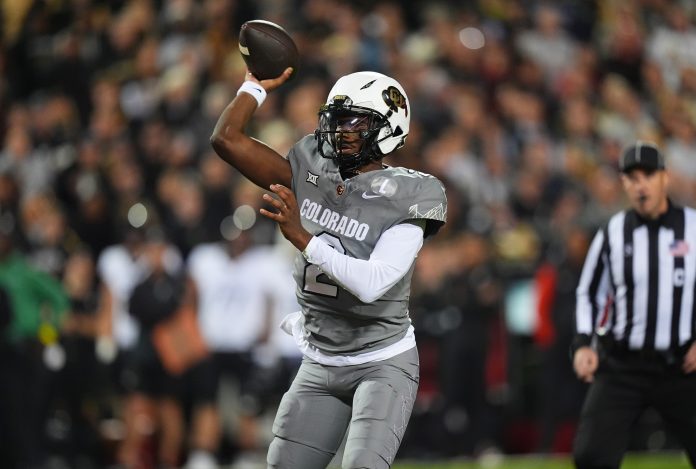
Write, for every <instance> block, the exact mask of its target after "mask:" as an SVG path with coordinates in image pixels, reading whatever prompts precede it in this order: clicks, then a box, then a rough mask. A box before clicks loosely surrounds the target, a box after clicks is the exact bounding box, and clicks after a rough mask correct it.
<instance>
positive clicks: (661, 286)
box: [575, 203, 696, 350]
mask: <svg viewBox="0 0 696 469" xmlns="http://www.w3.org/2000/svg"><path fill="white" fill-rule="evenodd" d="M695 288H696V210H694V209H691V208H688V207H684V208H682V207H677V206H674V205H672V203H670V205H669V209H668V210H667V212H666V213H665V214H663V215H662V216H661V217H660V218H659V219H658V220H654V221H650V220H645V219H642V218H641V217H640V216H639V215H638V214H637V213H636V212H635V211H634V210H628V211H623V212H620V213H617V214H616V215H614V216H613V217H612V218H611V220H609V223H608V224H607V225H606V226H605V227H604V228H602V229H601V230H599V231H598V232H597V235H596V236H595V238H594V240H593V241H592V244H591V245H590V249H589V251H588V253H587V258H586V259H585V265H584V267H583V271H582V276H581V277H580V282H579V284H578V288H577V304H576V332H577V336H576V340H575V345H576V346H579V345H588V344H589V343H590V337H591V336H592V334H599V335H603V334H607V335H609V337H612V338H613V339H614V341H616V342H618V343H620V344H622V345H623V346H624V347H626V348H628V349H630V350H676V349H678V348H679V347H681V346H683V345H685V344H688V343H690V342H691V341H692V340H693V338H694V337H696V334H695V331H696V329H695V328H696V322H695V320H696V314H694V304H695V302H694V296H695V295H696V292H695Z"/></svg>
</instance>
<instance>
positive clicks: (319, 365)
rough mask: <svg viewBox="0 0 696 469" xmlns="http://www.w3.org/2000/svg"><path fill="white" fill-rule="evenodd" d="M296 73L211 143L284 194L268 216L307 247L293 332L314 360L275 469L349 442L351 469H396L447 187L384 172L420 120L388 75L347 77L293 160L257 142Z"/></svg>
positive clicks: (321, 463)
mask: <svg viewBox="0 0 696 469" xmlns="http://www.w3.org/2000/svg"><path fill="white" fill-rule="evenodd" d="M291 73H292V69H290V68H288V69H287V70H285V72H284V73H283V74H282V75H280V76H279V77H277V78H275V79H269V80H263V81H258V80H257V79H256V78H255V77H254V76H253V75H251V74H250V73H247V75H246V81H245V82H244V83H243V84H242V86H241V87H240V89H239V92H238V93H237V97H236V98H235V99H234V100H233V101H232V102H231V103H230V104H229V105H228V106H227V108H226V109H225V110H224V111H223V113H222V114H221V116H220V118H219V120H218V122H217V125H216V126H215V130H214V131H213V135H212V137H211V143H212V145H213V148H214V149H215V151H216V152H217V153H218V155H220V157H221V158H222V159H224V160H225V161H227V162H228V163H230V164H231V165H232V166H234V167H235V168H237V169H238V170H239V171H240V172H241V173H242V174H244V175H245V176H246V177H247V178H249V179H250V180H251V181H253V182H254V183H256V184H258V185H259V186H261V187H263V188H266V189H270V191H272V192H273V193H274V194H273V195H271V194H268V193H266V194H265V195H264V196H263V197H264V199H265V201H266V202H267V203H268V204H269V209H268V210H267V209H261V213H262V214H263V215H265V216H266V217H268V218H270V219H272V220H275V221H276V222H277V223H278V225H279V226H280V230H281V232H282V233H283V235H284V236H285V237H286V238H287V239H288V240H289V241H290V242H291V243H292V244H293V245H294V246H295V247H296V248H297V250H298V253H297V254H298V255H297V257H296V260H295V266H294V277H295V281H296V282H297V296H298V301H299V304H300V306H301V311H298V312H296V313H294V314H290V315H289V316H287V317H286V318H285V320H284V321H283V324H282V325H281V327H283V329H284V330H285V331H287V332H288V333H290V334H292V335H293V336H294V338H295V341H296V343H297V345H298V346H299V348H300V349H301V351H302V353H303V355H304V358H303V362H302V365H301V367H300V370H299V372H298V374H297V376H296V378H295V380H294V381H293V384H292V385H291V387H290V390H289V391H288V392H287V393H286V394H285V396H284V397H283V399H282V401H281V403H280V406H279V408H278V412H277V414H276V418H275V422H274V424H273V433H274V439H273V441H272V442H271V445H270V448H269V450H268V455H267V462H268V467H269V468H302V469H308V468H310V469H311V468H324V467H326V466H327V465H328V464H329V463H330V461H331V460H332V458H333V456H334V455H335V453H336V451H337V450H338V448H339V446H340V444H341V441H342V439H343V437H344V435H346V445H345V450H344V455H343V467H344V468H371V469H376V468H387V467H390V466H391V464H392V462H393V460H394V457H395V455H396V452H397V449H398V448H399V445H400V443H401V439H402V437H403V434H404V431H405V429H406V425H407V423H408V420H409V417H410V414H411V409H412V407H413V404H414V400H415V397H416V389H417V387H418V376H419V365H418V353H417V350H416V340H415V336H414V330H413V326H412V325H411V320H410V319H409V306H408V299H409V293H410V286H411V276H412V273H413V266H414V261H415V258H416V255H417V254H418V251H419V250H420V248H421V246H422V245H423V239H424V238H426V237H428V236H430V235H432V234H434V233H435V232H436V231H437V230H438V229H439V228H440V227H441V226H442V225H443V224H444V222H445V216H446V209H447V200H446V197H445V190H444V187H443V185H442V183H441V182H440V181H439V180H438V179H437V178H435V177H433V176H430V175H428V174H424V173H420V172H417V171H413V170H410V169H405V168H401V167H390V166H387V165H385V164H384V163H383V162H382V160H383V157H384V156H385V155H388V154H389V153H391V152H393V151H394V150H396V149H398V148H400V147H401V146H402V145H404V142H405V140H406V137H407V136H408V132H409V122H410V117H411V109H410V104H409V101H408V98H407V96H406V93H405V91H404V89H403V88H402V87H401V85H400V84H399V83H398V82H397V81H396V80H394V79H393V78H390V77H388V76H385V75H382V74H380V73H375V72H357V73H352V74H349V75H346V76H343V77H341V78H340V79H339V80H338V81H337V82H336V83H335V85H334V86H333V88H332V89H331V91H330V92H329V96H328V98H327V100H326V103H325V104H324V105H323V106H322V107H321V109H320V110H319V127H318V129H317V130H316V131H315V133H314V134H313V135H307V136H305V137H304V138H302V139H301V140H299V141H298V142H297V143H296V144H295V145H294V146H293V147H292V148H291V150H290V152H289V154H288V155H287V158H284V157H283V156H281V155H280V154H278V153H277V152H275V151H274V150H272V149H271V148H269V147H268V146H266V145H264V144H263V143H261V142H259V141H257V140H255V139H253V138H251V137H249V136H248V135H246V134H245V131H244V129H245V127H246V125H247V124H248V122H249V121H250V119H251V118H252V115H253V114H254V111H255V110H256V109H257V107H258V106H260V105H261V104H262V103H263V100H264V99H265V97H266V93H267V92H269V91H271V90H274V89H276V88H277V87H278V86H280V85H282V84H283V83H284V82H285V81H286V80H287V79H288V78H289V77H290V75H291ZM346 432H347V433H346Z"/></svg>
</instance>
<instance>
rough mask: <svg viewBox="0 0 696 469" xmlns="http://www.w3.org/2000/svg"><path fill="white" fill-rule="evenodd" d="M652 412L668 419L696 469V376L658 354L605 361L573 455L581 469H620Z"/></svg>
mask: <svg viewBox="0 0 696 469" xmlns="http://www.w3.org/2000/svg"><path fill="white" fill-rule="evenodd" d="M648 407H653V408H655V409H656V410H657V411H658V412H659V413H660V415H661V416H662V418H663V420H664V421H665V424H666V425H667V430H668V431H670V432H671V433H672V434H673V435H674V436H675V437H677V438H678V439H679V441H680V442H681V444H682V445H683V446H684V449H685V450H686V452H687V454H688V457H689V460H690V461H691V465H692V466H693V467H695V468H696V373H691V374H688V375H686V374H684V372H683V371H682V370H681V359H680V358H678V357H676V356H670V355H663V354H658V353H655V352H653V353H645V352H629V351H616V350H615V351H612V352H610V353H609V355H608V356H606V357H604V358H603V359H602V360H601V364H600V367H599V369H598V370H597V373H596V374H595V379H594V382H593V383H592V385H591V386H590V389H589V391H588V393H587V397H586V398H585V403H584V406H583V409H582V413H581V416H580V424H579V426H578V430H577V434H576V437H575V446H574V449H573V459H574V461H575V465H576V467H577V468H578V469H614V468H618V467H619V466H620V465H621V460H622V458H623V456H624V453H625V452H626V450H627V448H628V444H629V439H630V433H631V429H632V427H633V426H634V424H635V423H636V421H637V420H638V418H639V417H640V415H641V413H642V412H643V411H644V410H645V409H646V408H648Z"/></svg>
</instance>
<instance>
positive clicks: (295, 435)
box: [267, 347, 418, 469]
mask: <svg viewBox="0 0 696 469" xmlns="http://www.w3.org/2000/svg"><path fill="white" fill-rule="evenodd" d="M417 389H418V351H417V349H416V348H415V347H414V348H412V349H411V350H408V351H406V352H404V353H402V354H400V355H397V356H395V357H393V358H390V359H389V360H384V361H379V362H372V363H366V364H363V365H353V366H342V367H336V366H324V365H320V364H319V363H317V362H315V361H314V360H310V359H307V358H305V359H304V360H303V361H302V365H301V366H300V370H299V371H298V373H297V376H296V377H295V380H294V381H293V383H292V386H290V389H289V390H288V392H287V393H285V395H284V396H283V399H282V400H281V402H280V405H279V407H278V413H277V414H276V417H275V422H273V434H274V435H275V438H274V439H273V441H272V442H271V445H270V447H269V449H268V456H267V462H268V467H269V469H270V468H273V469H324V468H325V467H326V466H327V465H328V464H329V463H330V462H331V459H332V458H333V456H334V455H335V454H336V451H338V448H339V446H340V445H341V442H342V441H343V436H344V434H345V433H346V430H347V431H348V434H347V438H346V446H345V451H344V454H343V462H342V467H343V469H358V468H366V469H380V468H388V467H390V466H391V464H392V462H393V461H394V457H395V456H396V451H397V450H398V449H399V445H400V444H401V439H402V438H403V436H404V432H405V431H406V425H407V424H408V420H409V418H410V416H411V409H412V408H413V403H414V401H415V399H416V390H417Z"/></svg>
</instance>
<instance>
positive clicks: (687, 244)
mask: <svg viewBox="0 0 696 469" xmlns="http://www.w3.org/2000/svg"><path fill="white" fill-rule="evenodd" d="M619 169H620V171H621V182H622V185H623V188H624V191H625V192H626V195H627V197H628V199H629V201H630V204H631V208H630V209H629V210H625V211H622V212H619V213H617V214H615V215H614V216H613V217H612V218H611V219H610V220H609V223H608V224H607V225H606V226H604V227H603V228H602V229H600V230H599V231H598V233H597V235H596V236H595V238H594V240H593V242H592V244H591V246H590V249H589V251H588V254H587V258H586V259H585V265H584V267H583V271H582V276H581V278H580V282H579V285H578V288H577V305H576V336H575V339H574V347H573V348H574V353H573V367H574V369H575V373H576V374H577V376H578V377H579V378H580V379H582V380H583V381H586V382H588V383H592V384H591V386H590V388H589V391H588V394H587V397H586V399H585V403H584V406H583V410H582V413H581V416H580V424H579V427H578V431H577V435H576V439H575V447H574V451H573V453H574V454H573V456H574V460H575V465H576V467H577V468H578V469H595V468H597V469H599V468H603V469H605V468H606V469H608V468H618V467H619V466H620V465H621V460H622V458H623V455H624V453H625V451H626V449H627V447H628V443H629V437H630V430H631V427H632V426H633V424H634V423H635V422H636V420H637V419H638V417H639V416H640V414H641V413H642V412H643V410H645V409H646V408H647V407H653V408H655V409H656V410H657V411H658V412H660V414H661V415H662V417H663V419H664V421H665V422H666V424H667V426H668V428H669V429H670V430H671V431H672V432H673V433H674V434H675V435H676V436H677V437H678V438H679V440H680V441H681V443H682V444H683V445H684V448H685V449H686V452H687V454H688V456H689V459H690V461H691V465H692V466H694V467H696V342H694V339H696V311H695V308H694V306H695V305H696V210H694V209H692V208H688V207H679V206H676V205H674V204H673V203H672V202H671V201H670V200H669V198H668V196H667V187H668V182H669V176H668V174H667V172H666V171H665V163H664V157H663V155H662V153H661V152H660V151H659V150H658V148H657V147H656V146H655V145H654V144H651V143H646V142H637V143H636V144H634V145H632V146H630V147H628V148H627V149H625V150H624V152H623V154H622V155H621V160H620V163H619Z"/></svg>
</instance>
